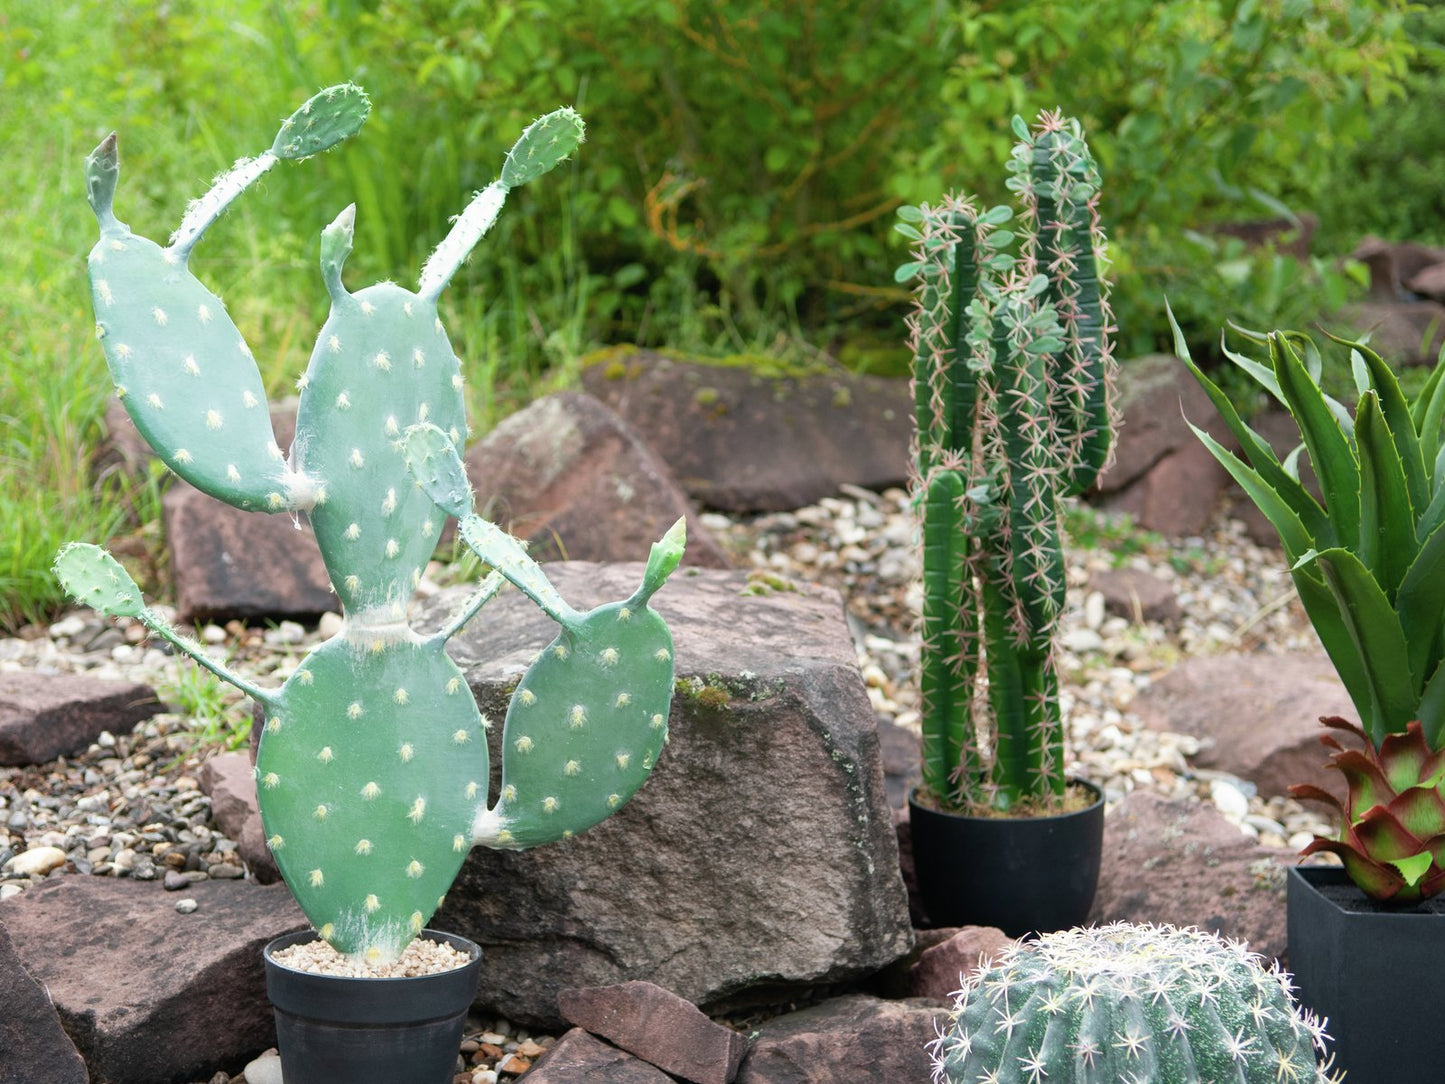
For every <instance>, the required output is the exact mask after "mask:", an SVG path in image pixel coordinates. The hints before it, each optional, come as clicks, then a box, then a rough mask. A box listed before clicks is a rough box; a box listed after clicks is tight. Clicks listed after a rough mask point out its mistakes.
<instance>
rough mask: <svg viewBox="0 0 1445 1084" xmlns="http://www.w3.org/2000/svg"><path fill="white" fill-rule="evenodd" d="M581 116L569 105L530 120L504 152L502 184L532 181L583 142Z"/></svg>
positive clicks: (513, 185)
mask: <svg viewBox="0 0 1445 1084" xmlns="http://www.w3.org/2000/svg"><path fill="white" fill-rule="evenodd" d="M585 131H586V128H585V126H584V125H583V123H582V118H581V117H580V116H578V115H577V113H576V112H575V111H574V110H572V109H568V108H563V109H558V110H555V111H554V112H551V113H548V114H547V115H546V116H545V117H541V118H539V119H537V120H535V121H533V122H532V123H531V124H530V125H529V126H528V128H527V130H526V131H525V132H523V133H522V137H521V138H520V139H518V140H517V142H516V144H515V145H514V146H513V147H512V149H511V151H510V152H508V154H507V161H506V163H505V164H504V165H503V166H502V183H503V184H504V185H506V186H507V187H508V188H516V187H517V186H518V185H520V184H526V183H527V182H528V181H534V180H536V179H537V178H538V177H540V176H542V174H544V173H546V172H547V171H548V170H550V169H552V168H554V167H555V166H557V165H560V164H561V162H562V161H563V160H564V159H565V158H566V157H567V156H568V155H569V154H571V153H572V152H573V151H574V150H576V149H577V145H578V144H580V143H581V142H582V138H583V135H584V133H585Z"/></svg>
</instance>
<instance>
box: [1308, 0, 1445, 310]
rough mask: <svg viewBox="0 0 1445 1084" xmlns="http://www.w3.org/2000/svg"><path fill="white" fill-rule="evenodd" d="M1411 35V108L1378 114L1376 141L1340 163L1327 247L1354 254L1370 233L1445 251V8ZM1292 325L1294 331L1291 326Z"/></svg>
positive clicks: (1416, 14)
mask: <svg viewBox="0 0 1445 1084" xmlns="http://www.w3.org/2000/svg"><path fill="white" fill-rule="evenodd" d="M1406 28H1407V29H1406V32H1407V34H1408V36H1409V38H1410V40H1411V42H1412V43H1413V44H1414V46H1415V48H1416V50H1417V52H1416V53H1415V56H1414V59H1413V60H1412V61H1411V63H1410V69H1409V72H1408V74H1407V75H1406V76H1405V79H1404V86H1405V91H1404V94H1405V96H1404V101H1403V102H1391V103H1389V105H1388V106H1387V107H1384V108H1376V109H1373V110H1371V111H1370V113H1369V115H1368V118H1367V120H1368V123H1369V129H1370V136H1369V139H1368V140H1367V141H1364V142H1361V143H1359V144H1357V145H1355V146H1354V147H1353V148H1350V149H1348V150H1347V151H1346V152H1345V153H1343V154H1341V155H1339V156H1337V157H1336V158H1335V159H1334V162H1333V165H1332V167H1331V169H1330V171H1329V175H1328V178H1327V180H1326V182H1325V187H1324V192H1323V195H1322V197H1321V198H1320V200H1319V207H1320V210H1321V215H1322V221H1321V229H1322V235H1323V240H1324V241H1325V243H1326V244H1328V245H1330V246H1331V247H1332V248H1333V250H1335V251H1341V252H1344V251H1349V250H1350V249H1351V248H1353V247H1354V245H1355V243H1356V242H1357V241H1358V240H1359V239H1360V238H1361V237H1362V236H1363V235H1365V234H1367V233H1373V234H1376V235H1378V236H1381V237H1387V238H1390V239H1391V240H1410V241H1425V242H1428V243H1431V244H1445V189H1442V188H1441V184H1440V178H1441V177H1445V144H1442V143H1441V142H1440V140H1439V139H1438V138H1435V133H1436V132H1437V131H1438V129H1439V123H1440V120H1439V118H1440V116H1441V114H1442V112H1445V8H1442V7H1439V6H1425V5H1422V6H1420V7H1419V8H1417V10H1415V11H1413V12H1412V13H1411V14H1410V16H1409V19H1408V21H1407V23H1406ZM1285 326H1288V325H1285Z"/></svg>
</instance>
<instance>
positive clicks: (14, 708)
mask: <svg viewBox="0 0 1445 1084" xmlns="http://www.w3.org/2000/svg"><path fill="white" fill-rule="evenodd" d="M162 707H163V705H162V704H161V702H160V701H159V700H158V699H156V694H155V691H154V690H153V689H151V688H150V686H148V685H140V684H137V683H136V682H131V681H109V680H106V679H103V678H94V677H88V676H86V675H84V674H39V673H34V672H32V671H18V672H15V673H3V674H0V764H7V765H20V764H44V763H45V762H46V761H50V760H54V759H55V758H56V757H59V756H70V755H71V754H73V753H79V752H83V751H84V750H85V749H86V748H87V747H88V746H89V745H90V743H91V742H93V741H95V739H96V737H97V736H98V735H99V734H100V732H101V731H102V730H109V731H111V732H112V733H115V734H124V733H127V732H129V731H130V729H131V728H132V727H134V726H135V724H136V723H138V722H140V721H141V720H142V719H149V718H150V717H151V716H152V715H154V714H155V713H156V712H158V711H160V710H161V708H162Z"/></svg>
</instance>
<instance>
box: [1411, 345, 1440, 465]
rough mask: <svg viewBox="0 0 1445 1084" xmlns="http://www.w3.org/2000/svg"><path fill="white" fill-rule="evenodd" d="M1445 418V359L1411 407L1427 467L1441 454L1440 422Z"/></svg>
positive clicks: (1421, 452) (1438, 365)
mask: <svg viewBox="0 0 1445 1084" xmlns="http://www.w3.org/2000/svg"><path fill="white" fill-rule="evenodd" d="M1442 418H1445V358H1442V361H1441V363H1440V364H1437V365H1436V366H1435V368H1434V370H1433V371H1432V372H1431V373H1430V378H1429V379H1428V380H1427V381H1425V387H1424V388H1422V389H1421V390H1420V394H1419V395H1418V396H1416V398H1415V401H1414V402H1413V403H1412V404H1411V405H1410V420H1411V421H1413V422H1414V423H1415V432H1416V433H1418V434H1419V437H1420V457H1421V458H1422V459H1423V460H1424V461H1425V463H1426V464H1427V465H1429V464H1431V463H1434V462H1435V457H1436V456H1437V455H1439V454H1440V447H1441V444H1440V422H1441V419H1442Z"/></svg>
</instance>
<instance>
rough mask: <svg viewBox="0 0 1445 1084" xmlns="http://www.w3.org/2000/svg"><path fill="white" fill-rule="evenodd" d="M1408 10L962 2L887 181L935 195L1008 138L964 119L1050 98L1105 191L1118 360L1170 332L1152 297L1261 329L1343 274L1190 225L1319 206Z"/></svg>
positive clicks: (1371, 100) (1380, 86) (1049, 0)
mask: <svg viewBox="0 0 1445 1084" xmlns="http://www.w3.org/2000/svg"><path fill="white" fill-rule="evenodd" d="M1408 7H1409V5H1407V4H1406V3H1404V2H1401V0H1342V2H1333V3H1331V2H1325V0H1111V2H1109V3H1102V4H1087V5H1079V4H1075V3H1071V2H1069V0H1040V2H1037V3H1031V4H1009V5H1002V4H993V3H964V4H960V5H958V6H957V8H956V9H955V11H954V14H953V27H954V30H955V32H956V34H957V36H958V41H959V43H960V46H961V47H960V48H959V49H958V50H957V52H956V58H955V60H954V62H953V64H952V66H951V67H950V69H949V73H948V78H947V80H946V82H945V88H944V100H945V104H946V105H947V106H948V108H947V110H946V111H945V114H944V117H943V120H942V123H941V124H939V125H938V126H937V127H936V128H935V129H934V131H933V132H932V133H931V138H930V139H929V140H928V141H927V142H926V143H924V144H922V145H921V146H920V148H919V150H918V152H917V154H916V155H915V156H914V160H913V164H912V166H911V168H910V169H908V170H905V171H903V172H902V173H901V174H900V175H901V176H902V177H903V178H904V179H905V180H904V184H905V185H906V187H905V190H904V191H903V192H902V193H901V194H903V195H904V196H905V197H907V198H909V199H916V198H920V197H922V196H931V192H929V191H928V189H929V187H930V186H932V185H934V184H935V182H934V177H935V175H941V176H942V177H943V180H944V183H943V184H942V185H937V187H936V188H935V189H934V190H935V191H936V190H941V189H942V188H944V187H947V186H949V185H952V184H960V183H961V184H967V185H969V186H976V184H977V180H976V179H977V178H988V177H992V176H994V175H995V174H996V173H997V172H998V167H999V165H1000V164H1001V163H1002V161H1003V160H1004V158H1005V156H1006V155H1007V153H1008V148H1009V140H1008V134H1007V132H1006V131H1005V130H1004V128H1003V125H1002V123H1001V122H995V123H994V124H993V125H992V129H990V128H989V127H988V126H984V125H981V124H980V123H979V118H981V117H1007V116H1010V115H1012V114H1013V113H1016V112H1022V113H1025V114H1027V113H1030V112H1033V111H1035V110H1037V109H1039V108H1048V107H1052V106H1055V105H1060V106H1063V107H1065V108H1067V109H1068V111H1069V112H1070V114H1071V115H1074V116H1077V117H1078V118H1079V120H1080V121H1081V123H1082V124H1083V125H1084V127H1085V128H1086V129H1087V130H1088V132H1089V136H1090V144H1091V146H1093V147H1094V149H1095V154H1096V156H1097V158H1098V160H1099V164H1100V167H1101V169H1102V171H1103V173H1104V177H1105V178H1106V183H1107V184H1108V186H1109V192H1110V208H1109V218H1108V221H1107V223H1106V225H1107V226H1108V227H1109V231H1110V236H1111V237H1112V239H1113V241H1114V246H1113V247H1114V249H1115V250H1116V252H1115V281H1116V283H1117V293H1116V294H1115V311H1116V314H1117V316H1118V320H1119V326H1120V341H1121V349H1122V350H1123V352H1124V355H1125V356H1128V353H1129V352H1131V351H1135V350H1141V349H1147V348H1151V347H1160V346H1164V345H1165V344H1167V342H1168V341H1169V340H1168V337H1167V332H1168V329H1167V326H1166V325H1165V323H1164V321H1163V319H1162V311H1161V308H1162V307H1161V298H1162V296H1163V295H1164V294H1166V293H1167V294H1168V296H1169V298H1170V301H1171V303H1172V304H1174V306H1175V311H1176V313H1179V314H1180V315H1181V320H1182V321H1185V322H1187V314H1190V313H1192V312H1193V311H1194V310H1195V309H1196V308H1197V309H1199V310H1200V311H1202V312H1213V313H1215V314H1217V313H1219V312H1221V311H1227V312H1231V313H1236V312H1237V313H1239V314H1240V315H1241V316H1242V317H1243V318H1245V319H1253V320H1255V322H1256V323H1258V324H1261V326H1263V325H1266V324H1268V323H1269V320H1270V319H1272V318H1273V317H1272V314H1271V313H1270V312H1267V311H1264V310H1266V309H1268V308H1269V307H1270V305H1272V304H1281V305H1284V304H1293V305H1295V306H1296V307H1308V306H1310V305H1315V304H1319V305H1323V306H1328V304H1329V303H1330V301H1331V300H1332V297H1331V294H1332V293H1333V294H1336V295H1337V294H1338V293H1339V290H1340V288H1342V287H1343V285H1344V284H1343V283H1339V282H1332V281H1329V280H1327V279H1322V278H1321V277H1320V276H1319V275H1317V274H1316V273H1315V271H1314V269H1311V268H1308V267H1306V268H1295V269H1293V270H1291V269H1289V268H1286V267H1284V266H1283V265H1282V264H1280V263H1278V262H1276V261H1275V260H1273V259H1272V258H1271V259H1266V260H1263V261H1261V262H1260V263H1259V265H1258V266H1250V265H1244V264H1241V263H1239V261H1238V256H1237V254H1231V253H1228V252H1211V251H1209V245H1208V244H1206V245H1204V246H1201V245H1200V244H1199V243H1198V241H1197V240H1194V239H1192V238H1191V237H1190V235H1189V232H1188V231H1202V230H1205V229H1206V228H1207V226H1208V225H1209V224H1210V223H1214V222H1223V221H1239V220H1242V219H1250V218H1261V217H1266V218H1274V217H1277V216H1279V215H1280V214H1281V213H1282V212H1284V213H1287V212H1286V211H1285V205H1284V204H1283V203H1282V202H1281V201H1282V200H1283V201H1287V202H1288V203H1290V204H1293V205H1294V206H1296V207H1298V208H1299V209H1301V210H1304V209H1309V208H1312V207H1318V206H1319V200H1320V198H1321V196H1322V192H1323V181H1324V178H1325V176H1326V172H1327V168H1328V166H1329V165H1330V163H1331V162H1332V161H1333V160H1334V159H1335V158H1337V157H1338V156H1339V155H1340V154H1341V153H1342V152H1343V151H1344V150H1346V149H1348V148H1349V147H1351V146H1353V145H1354V144H1355V142H1356V141H1358V140H1360V139H1362V138H1364V137H1365V136H1366V135H1368V133H1369V122H1370V117H1371V115H1372V113H1371V107H1372V106H1375V105H1378V104H1379V103H1382V102H1384V101H1386V100H1387V99H1389V98H1390V97H1391V96H1392V95H1394V94H1395V93H1397V92H1398V90H1399V86H1400V81H1401V78H1402V76H1403V75H1404V72H1405V64H1406V61H1407V58H1408V57H1409V55H1410V53H1411V48H1410V46H1409V45H1408V44H1407V42H1406V39H1405V36H1404V19H1405V16H1406V11H1407V8H1408ZM996 195H997V194H995V193H990V192H987V191H985V192H984V198H986V199H992V198H995V197H996ZM1320 210H1321V213H1322V214H1324V213H1326V212H1327V211H1328V208H1323V207H1320ZM1241 270H1243V271H1245V272H1246V274H1245V275H1244V277H1243V278H1242V279H1241V277H1240V276H1239V272H1240V271H1241ZM1280 276H1284V277H1287V278H1290V279H1292V280H1293V281H1292V282H1291V283H1290V289H1289V290H1285V291H1281V290H1278V289H1276V288H1275V286H1274V285H1272V283H1275V282H1277V280H1278V278H1279V277H1280ZM1300 287H1304V288H1305V289H1306V290H1307V292H1306V293H1305V294H1304V295H1301V294H1300V293H1299V292H1298V291H1299V288H1300ZM1227 294H1234V295H1235V296H1236V297H1239V298H1242V299H1246V300H1247V301H1248V302H1249V311H1248V312H1241V311H1240V309H1239V308H1238V307H1225V308H1219V307H1218V302H1219V301H1220V300H1221V295H1227ZM1266 298H1268V299H1269V301H1268V303H1266V302H1265V300H1264V299H1266ZM1318 311H1319V310H1318V309H1316V310H1315V311H1312V312H1309V313H1308V314H1307V316H1308V318H1310V319H1312V318H1313V317H1314V316H1315V315H1316V314H1317V312H1318ZM1256 314H1257V315H1256ZM1216 322H1217V320H1216ZM1186 330H1189V328H1188V327H1186ZM1201 331H1202V334H1201V335H1200V339H1201V340H1202V341H1203V342H1206V343H1207V342H1209V341H1210V340H1212V338H1213V337H1214V331H1213V329H1207V328H1201Z"/></svg>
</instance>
